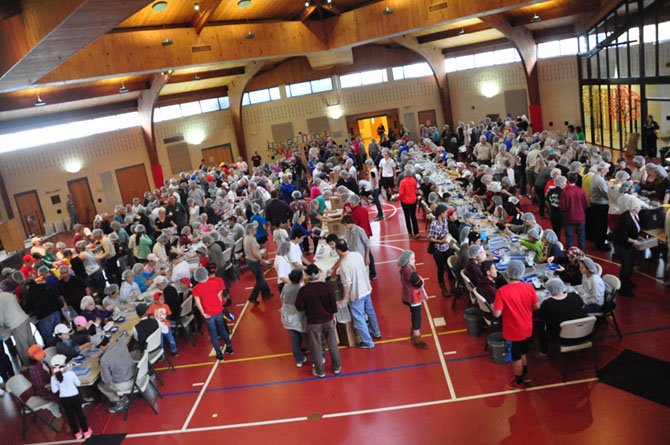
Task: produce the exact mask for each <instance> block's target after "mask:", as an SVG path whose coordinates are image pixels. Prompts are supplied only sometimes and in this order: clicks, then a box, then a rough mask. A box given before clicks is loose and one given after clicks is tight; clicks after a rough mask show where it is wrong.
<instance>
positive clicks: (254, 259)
mask: <svg viewBox="0 0 670 445" xmlns="http://www.w3.org/2000/svg"><path fill="white" fill-rule="evenodd" d="M257 230H258V225H257V224H256V223H250V224H249V225H248V226H247V235H246V236H245V237H244V242H243V244H244V256H245V258H246V261H247V266H248V267H249V270H250V271H251V273H253V274H254V278H255V279H256V284H254V288H253V289H252V290H251V295H249V301H250V302H252V303H253V304H259V302H258V294H259V293H260V294H261V295H262V296H263V300H267V299H268V298H271V297H272V296H273V294H272V292H270V288H269V287H268V283H267V282H266V281H265V275H264V274H263V263H267V264H269V262H268V261H265V260H264V259H263V257H262V256H261V253H260V245H259V244H258V241H257V240H256V231H257Z"/></svg>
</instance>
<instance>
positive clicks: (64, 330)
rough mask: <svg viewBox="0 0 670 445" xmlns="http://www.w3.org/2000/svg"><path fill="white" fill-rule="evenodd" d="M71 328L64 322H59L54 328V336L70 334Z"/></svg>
mask: <svg viewBox="0 0 670 445" xmlns="http://www.w3.org/2000/svg"><path fill="white" fill-rule="evenodd" d="M69 333H70V328H68V327H67V325H66V324H64V323H58V324H57V325H56V327H55V328H54V337H55V336H57V335H60V334H69Z"/></svg>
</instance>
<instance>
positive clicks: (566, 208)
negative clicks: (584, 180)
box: [558, 173, 589, 252]
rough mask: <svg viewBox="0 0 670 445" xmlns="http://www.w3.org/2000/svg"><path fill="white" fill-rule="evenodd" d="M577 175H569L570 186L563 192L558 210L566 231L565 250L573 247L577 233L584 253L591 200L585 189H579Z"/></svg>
mask: <svg viewBox="0 0 670 445" xmlns="http://www.w3.org/2000/svg"><path fill="white" fill-rule="evenodd" d="M578 178H579V177H578V175H577V174H576V173H568V185H567V186H566V187H565V188H564V189H563V191H562V192H561V196H560V198H559V203H558V208H559V210H560V212H561V213H562V214H563V224H564V229H565V241H566V243H565V250H567V249H569V248H570V247H572V246H573V242H574V236H575V231H576V232H577V242H578V244H579V248H580V249H581V251H582V252H585V251H586V229H585V223H586V209H587V207H588V206H589V200H588V198H587V196H586V192H585V191H584V189H583V188H581V187H577V185H576V183H577V180H578Z"/></svg>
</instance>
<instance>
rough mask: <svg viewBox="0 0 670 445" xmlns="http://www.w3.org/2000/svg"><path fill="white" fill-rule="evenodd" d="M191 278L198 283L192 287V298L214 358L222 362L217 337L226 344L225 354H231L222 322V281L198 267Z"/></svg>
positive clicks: (226, 331)
mask: <svg viewBox="0 0 670 445" xmlns="http://www.w3.org/2000/svg"><path fill="white" fill-rule="evenodd" d="M193 278H194V279H195V281H197V282H198V284H196V285H195V286H194V287H193V292H192V293H193V298H195V305H196V307H197V308H198V310H199V311H200V313H201V314H202V317H203V319H204V320H205V324H206V325H207V330H208V331H209V336H210V338H211V340H212V346H213V347H214V351H216V358H217V359H219V360H223V354H222V353H221V346H220V345H219V337H221V338H223V341H224V342H225V343H226V353H227V354H232V353H233V344H232V342H231V341H230V337H229V336H228V329H227V327H226V324H225V322H224V320H223V302H224V299H223V288H224V284H223V280H222V279H221V278H219V277H215V276H212V277H210V276H208V274H207V269H205V268H204V267H198V268H196V269H195V271H193Z"/></svg>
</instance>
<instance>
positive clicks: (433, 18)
mask: <svg viewBox="0 0 670 445" xmlns="http://www.w3.org/2000/svg"><path fill="white" fill-rule="evenodd" d="M539 1H540V0H481V1H476V2H474V1H471V2H462V3H458V7H457V8H456V7H454V8H447V9H444V10H440V11H436V12H432V13H429V12H428V6H429V5H430V4H431V3H433V2H434V0H412V1H411V2H410V1H407V0H387V1H386V2H376V3H372V4H369V5H368V6H364V7H362V8H358V9H354V10H352V11H348V12H345V13H343V14H342V15H340V16H337V17H331V18H328V19H326V20H324V21H323V22H310V21H305V22H298V21H290V22H280V23H261V24H255V25H254V26H253V32H254V33H255V34H256V38H255V39H246V38H245V36H246V34H247V33H248V32H249V26H248V25H242V26H240V25H226V26H206V27H205V28H204V29H203V30H202V32H201V33H200V35H197V34H195V33H194V32H193V31H192V30H190V29H171V30H165V31H164V30H155V31H138V32H127V33H126V32H119V33H113V34H107V35H104V36H102V37H101V38H99V39H98V40H97V41H95V42H93V43H92V44H90V45H88V46H87V47H86V48H84V49H83V50H81V51H79V53H77V54H75V55H74V56H73V57H71V58H70V59H68V60H67V61H66V62H65V63H63V64H62V65H61V66H59V67H58V68H56V69H55V70H54V71H53V72H51V73H49V74H48V75H47V76H45V77H44V78H42V79H40V81H41V82H43V83H53V82H67V81H70V80H74V79H80V80H81V79H97V78H104V77H109V76H113V75H116V76H118V75H119V74H123V73H135V72H139V73H148V72H156V71H161V70H165V69H179V68H183V67H190V66H197V65H204V64H209V63H221V62H224V61H238V60H240V61H249V60H268V59H278V58H286V57H293V56H298V55H305V54H309V53H313V52H322V51H327V50H333V49H338V48H344V47H351V46H358V45H361V44H365V43H370V42H374V41H377V40H381V39H387V38H393V37H397V36H401V35H403V34H407V33H409V32H418V31H421V30H423V29H429V28H431V27H435V26H436V25H441V24H446V23H451V22H456V21H458V20H463V19H464V18H470V17H474V16H477V17H481V16H482V15H483V14H489V13H492V12H496V11H497V12H504V11H508V10H511V9H514V8H519V7H523V6H528V5H533V4H535V3H538V2H539ZM385 5H388V6H389V7H390V8H391V9H393V11H394V13H393V14H389V15H385V14H383V12H382V11H383V10H384V7H385ZM361 24H369V26H367V25H366V26H361ZM166 36H167V37H169V38H170V39H171V40H172V41H173V44H172V45H170V46H165V47H162V46H161V41H162V40H163V39H164V38H165V37H166ZM193 45H210V46H211V47H212V51H209V52H201V53H192V52H191V46H193ZM100 54H105V63H99V64H95V63H90V61H91V60H98V59H99V57H100Z"/></svg>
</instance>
